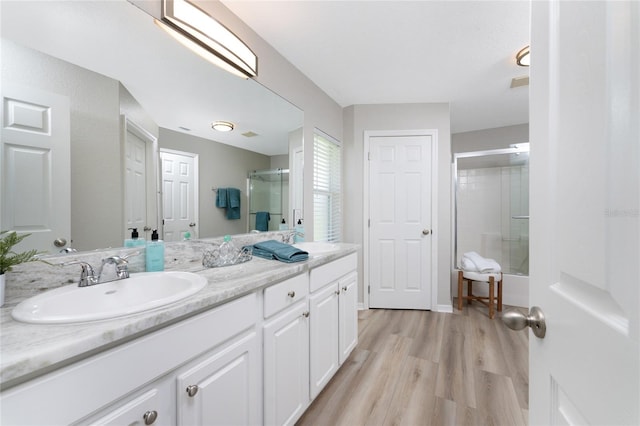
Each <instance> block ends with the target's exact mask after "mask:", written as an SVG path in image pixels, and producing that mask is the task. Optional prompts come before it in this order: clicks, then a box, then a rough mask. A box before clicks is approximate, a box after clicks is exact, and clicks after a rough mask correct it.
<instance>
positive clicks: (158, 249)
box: [146, 229, 164, 272]
mask: <svg viewBox="0 0 640 426" xmlns="http://www.w3.org/2000/svg"><path fill="white" fill-rule="evenodd" d="M146 252H147V253H146V257H147V272H159V271H164V241H162V240H159V239H158V230H157V229H154V230H153V232H152V233H151V241H148V242H147V249H146Z"/></svg>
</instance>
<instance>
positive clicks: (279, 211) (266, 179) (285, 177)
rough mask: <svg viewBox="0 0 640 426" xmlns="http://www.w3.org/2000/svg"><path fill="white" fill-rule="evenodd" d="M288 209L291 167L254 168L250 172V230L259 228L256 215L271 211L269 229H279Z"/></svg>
mask: <svg viewBox="0 0 640 426" xmlns="http://www.w3.org/2000/svg"><path fill="white" fill-rule="evenodd" d="M288 209H289V169H271V170H254V171H253V172H251V173H249V221H248V225H249V229H248V230H249V231H251V230H254V229H258V228H257V227H256V216H257V215H258V214H259V213H261V214H264V213H269V218H270V220H269V221H268V230H269V231H276V230H278V229H279V226H280V222H281V221H282V218H283V217H285V216H286V212H287V211H288ZM292 227H293V226H292Z"/></svg>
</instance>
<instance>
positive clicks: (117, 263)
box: [98, 256, 129, 283]
mask: <svg viewBox="0 0 640 426" xmlns="http://www.w3.org/2000/svg"><path fill="white" fill-rule="evenodd" d="M128 264H129V262H128V261H127V259H125V258H124V257H120V256H111V257H107V258H106V259H102V265H100V271H99V272H98V283H107V282H109V281H116V280H123V279H125V278H129V270H128V269H127V265H128ZM107 265H113V266H114V267H113V268H112V270H113V271H114V272H113V273H110V274H109V273H107V274H105V266H107ZM108 270H109V268H107V271H108Z"/></svg>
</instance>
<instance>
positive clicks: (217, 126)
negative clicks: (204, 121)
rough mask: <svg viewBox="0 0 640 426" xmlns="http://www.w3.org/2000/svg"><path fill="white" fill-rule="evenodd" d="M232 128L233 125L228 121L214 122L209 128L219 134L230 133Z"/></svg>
mask: <svg viewBox="0 0 640 426" xmlns="http://www.w3.org/2000/svg"><path fill="white" fill-rule="evenodd" d="M234 127H235V126H234V125H233V123H230V122H228V121H214V122H213V123H211V128H212V129H213V130H217V131H219V132H230V131H232V130H233V128H234Z"/></svg>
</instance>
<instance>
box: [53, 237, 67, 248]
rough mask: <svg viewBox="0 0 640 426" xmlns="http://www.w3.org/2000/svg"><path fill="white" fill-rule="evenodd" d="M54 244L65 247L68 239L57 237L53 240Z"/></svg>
mask: <svg viewBox="0 0 640 426" xmlns="http://www.w3.org/2000/svg"><path fill="white" fill-rule="evenodd" d="M53 245H54V246H56V247H64V246H66V245H67V240H65V239H64V238H56V239H55V240H53Z"/></svg>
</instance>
